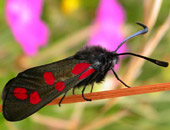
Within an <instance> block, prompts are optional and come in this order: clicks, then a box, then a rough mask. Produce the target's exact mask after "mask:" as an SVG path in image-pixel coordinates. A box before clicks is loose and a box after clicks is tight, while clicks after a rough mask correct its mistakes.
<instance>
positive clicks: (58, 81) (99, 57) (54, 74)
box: [2, 23, 168, 121]
mask: <svg viewBox="0 0 170 130" xmlns="http://www.w3.org/2000/svg"><path fill="white" fill-rule="evenodd" d="M137 24H138V25H140V26H142V27H143V28H144V30H140V31H138V32H136V33H135V34H133V35H131V36H130V37H128V38H126V39H125V40H124V41H123V42H122V43H120V45H119V46H118V47H117V49H116V50H115V51H113V52H111V51H108V50H106V49H104V48H102V47H100V46H91V47H85V48H84V49H82V50H80V51H79V52H77V53H76V54H75V55H73V56H71V57H68V58H66V59H64V60H61V61H57V62H54V63H51V64H46V65H42V66H38V67H34V68H30V69H28V70H25V71H24V72H21V73H19V74H18V75H17V77H15V78H13V79H11V80H10V81H9V82H8V83H7V84H6V86H5V88H4V90H3V93H2V99H3V115H4V117H5V118H6V119H7V120H8V121H19V120H22V119H24V118H26V117H28V116H30V115H31V114H33V113H35V112H36V111H38V110H39V109H41V108H42V107H43V106H45V105H46V104H48V103H50V102H51V101H52V100H53V99H55V98H56V97H58V96H60V95H62V94H64V96H63V97H62V99H61V100H60V102H59V106H60V104H61V102H62V100H63V99H64V97H65V95H66V94H67V92H68V91H69V90H70V89H71V88H72V89H73V94H74V90H75V88H78V87H81V86H82V87H83V89H82V97H83V98H84V100H87V101H91V99H87V98H86V97H85V96H84V91H85V88H86V87H87V85H89V84H91V85H92V88H93V85H94V83H95V82H96V83H100V82H101V81H103V80H104V78H105V76H106V74H107V72H108V71H109V70H112V72H113V74H114V75H115V77H116V78H117V80H119V81H120V82H121V83H122V84H124V85H125V86H126V87H129V86H128V85H126V84H125V83H124V82H123V81H122V80H121V79H120V78H119V77H118V75H117V74H116V72H115V71H114V65H115V64H117V62H118V59H119V56H121V55H133V56H136V57H140V58H143V59H145V60H148V61H150V62H152V63H154V64H157V65H159V66H162V67H167V66H168V63H167V62H163V61H159V60H155V59H151V58H148V57H145V56H141V55H138V54H134V53H131V52H126V53H119V54H118V53H116V52H117V50H118V49H119V48H120V47H121V46H122V45H123V44H124V43H125V42H126V41H127V40H129V39H131V38H133V37H135V36H137V35H141V34H145V33H146V32H147V31H148V28H147V26H145V25H143V24H141V23H137ZM91 92H92V89H91Z"/></svg>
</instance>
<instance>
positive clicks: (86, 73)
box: [79, 68, 95, 79]
mask: <svg viewBox="0 0 170 130" xmlns="http://www.w3.org/2000/svg"><path fill="white" fill-rule="evenodd" d="M94 71H95V69H93V68H91V69H88V70H87V71H85V72H84V73H83V74H81V75H80V77H79V79H84V78H86V77H88V76H89V75H90V74H92V73H93V72H94Z"/></svg>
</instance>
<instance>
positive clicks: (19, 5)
mask: <svg viewBox="0 0 170 130" xmlns="http://www.w3.org/2000/svg"><path fill="white" fill-rule="evenodd" d="M42 6H43V0H7V1H6V8H5V13H6V19H7V22H8V24H9V26H10V28H11V30H12V33H13V35H14V37H15V39H16V40H17V42H18V43H19V44H20V45H21V46H22V48H23V50H24V52H25V54H26V55H29V56H33V55H35V54H36V53H37V51H38V47H40V46H44V45H45V44H46V43H47V40H48V36H49V33H48V28H47V26H46V25H45V24H44V22H43V21H41V19H40V16H41V11H42Z"/></svg>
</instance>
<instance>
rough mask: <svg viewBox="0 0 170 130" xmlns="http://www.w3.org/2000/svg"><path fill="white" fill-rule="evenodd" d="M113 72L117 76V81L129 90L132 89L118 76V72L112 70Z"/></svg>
mask: <svg viewBox="0 0 170 130" xmlns="http://www.w3.org/2000/svg"><path fill="white" fill-rule="evenodd" d="M111 70H112V71H113V74H114V75H115V77H116V79H117V80H119V81H120V82H121V83H122V84H123V85H125V86H126V87H127V88H130V86H128V85H127V84H125V83H124V82H123V81H122V80H121V79H120V78H119V77H118V75H117V74H116V72H115V71H114V69H113V68H112V69H111Z"/></svg>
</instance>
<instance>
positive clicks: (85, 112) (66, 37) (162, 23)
mask: <svg viewBox="0 0 170 130" xmlns="http://www.w3.org/2000/svg"><path fill="white" fill-rule="evenodd" d="M36 1H37V3H36V2H33V1H32V0H30V2H31V3H29V2H28V1H27V0H23V1H22V2H21V0H6V1H0V16H1V17H0V91H1V92H2V90H3V87H4V86H5V84H6V83H7V81H8V80H10V79H11V78H13V77H15V76H16V75H17V73H19V72H21V71H23V70H25V69H27V68H29V67H33V66H37V65H42V64H47V63H50V62H54V61H57V60H61V59H63V58H66V57H69V56H71V55H73V54H74V53H75V52H77V51H78V50H79V49H80V48H82V47H83V46H85V45H101V46H104V47H106V48H107V49H109V50H112V51H113V50H114V49H115V48H116V47H117V45H118V44H119V43H120V42H121V41H122V40H123V39H124V38H125V37H127V36H130V35H131V34H133V33H135V32H137V31H138V30H140V29H141V27H139V26H138V25H136V24H135V23H136V21H140V22H142V23H144V24H146V25H147V26H148V27H149V33H147V34H146V35H143V36H139V37H136V38H134V39H132V40H130V41H128V42H127V43H126V46H124V47H122V48H121V50H120V52H125V51H131V52H134V53H138V54H142V55H145V56H149V57H153V58H156V59H161V60H164V61H168V62H170V58H169V57H170V53H169V52H170V31H169V28H170V1H168V0H164V1H163V0H138V1H136V0H128V1H126V0H44V1H42V0H36ZM11 3H12V4H11ZM10 5H15V6H10ZM18 7H19V8H18ZM27 11H28V14H27ZM29 11H30V12H29ZM24 12H26V13H24ZM27 16H28V17H27ZM121 59H123V60H121V63H120V64H119V65H118V66H117V68H116V70H117V72H118V74H119V77H121V79H122V80H123V81H124V82H126V83H127V84H129V85H130V86H134V87H135V86H140V85H149V84H156V83H164V82H169V79H170V76H169V73H170V69H169V67H168V68H161V67H159V66H155V65H154V64H152V63H149V62H146V63H145V61H144V60H140V59H138V58H133V57H122V58H121ZM118 86H119V87H120V84H119V82H117V81H116V80H115V78H114V75H113V74H111V73H109V74H108V75H107V77H106V80H105V81H104V82H103V83H102V84H98V85H97V84H95V87H94V91H102V90H108V89H116V88H117V87H118ZM122 87H124V86H122ZM89 91H90V87H88V89H87V91H86V92H89ZM80 93H81V89H77V90H76V94H80ZM71 94H72V93H71V92H70V93H69V94H68V95H71ZM0 103H1V104H2V100H0ZM16 107H17V106H16ZM0 129H1V130H23V129H24V130H30V129H33V130H34V129H41V130H47V129H48V130H56V129H59V130H60V129H63V130H76V129H79V130H94V129H99V130H124V129H126V130H160V129H161V130H168V129H170V92H169V91H167V92H158V93H151V94H144V95H137V96H129V97H122V98H116V99H111V100H110V99H107V100H100V101H93V102H89V103H76V104H63V105H62V107H58V105H53V106H46V107H44V108H42V109H41V110H40V111H38V112H37V113H36V114H34V115H32V116H30V117H28V118H27V119H25V120H22V121H19V122H8V121H6V120H5V119H4V118H3V116H2V113H0Z"/></svg>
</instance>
